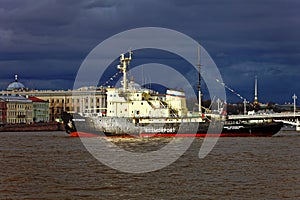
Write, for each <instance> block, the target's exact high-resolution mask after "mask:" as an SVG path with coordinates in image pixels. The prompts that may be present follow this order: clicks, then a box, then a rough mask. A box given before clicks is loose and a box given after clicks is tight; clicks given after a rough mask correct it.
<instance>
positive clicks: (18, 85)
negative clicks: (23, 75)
mask: <svg viewBox="0 0 300 200" xmlns="http://www.w3.org/2000/svg"><path fill="white" fill-rule="evenodd" d="M25 89H26V88H25V86H24V84H23V83H21V82H18V75H15V81H14V82H12V83H10V84H9V85H8V87H7V90H8V91H14V90H25Z"/></svg>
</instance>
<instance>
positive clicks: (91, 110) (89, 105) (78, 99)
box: [2, 87, 107, 121]
mask: <svg viewBox="0 0 300 200" xmlns="http://www.w3.org/2000/svg"><path fill="white" fill-rule="evenodd" d="M2 94H5V95H16V94H19V95H22V96H24V97H28V98H29V97H30V96H34V97H37V98H39V99H42V100H44V101H47V102H49V121H55V120H56V119H60V118H61V114H62V112H64V111H66V112H69V113H80V114H95V115H104V114H106V107H107V105H106V89H104V88H98V87H84V88H80V89H78V90H29V91H2Z"/></svg>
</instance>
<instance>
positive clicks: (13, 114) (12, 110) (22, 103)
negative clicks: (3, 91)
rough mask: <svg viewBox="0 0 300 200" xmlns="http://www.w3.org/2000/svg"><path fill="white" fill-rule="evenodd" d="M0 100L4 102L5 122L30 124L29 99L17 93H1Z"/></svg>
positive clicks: (31, 118)
mask: <svg viewBox="0 0 300 200" xmlns="http://www.w3.org/2000/svg"><path fill="white" fill-rule="evenodd" d="M0 100H1V101H4V102H5V103H6V123H7V124H22V123H25V124H30V123H32V122H33V107H32V101H31V100H29V99H26V98H25V97H23V96H19V95H2V96H0ZM2 114H3V113H2Z"/></svg>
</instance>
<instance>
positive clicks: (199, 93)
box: [197, 44, 202, 116]
mask: <svg viewBox="0 0 300 200" xmlns="http://www.w3.org/2000/svg"><path fill="white" fill-rule="evenodd" d="M200 48H201V46H200V44H198V64H197V65H198V101H199V102H198V105H199V115H200V116H202V105H201V95H202V94H201V73H200V68H201V63H200Z"/></svg>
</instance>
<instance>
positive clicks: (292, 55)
mask: <svg viewBox="0 0 300 200" xmlns="http://www.w3.org/2000/svg"><path fill="white" fill-rule="evenodd" d="M299 9H300V1H298V0H251V1H250V0H228V1H224V0H209V1H208V0H205V1H204V0H190V1H182V0H163V1H162V0H144V1H143V0H130V1H129V0H128V1H126V0H124V1H117V0H84V1H79V0H56V1H55V0H39V1H36V0H0V72H1V73H0V89H5V88H6V87H7V85H8V83H9V82H11V81H13V78H14V74H18V75H19V78H20V81H21V82H23V83H24V84H25V85H26V86H27V87H29V88H36V89H68V88H72V87H73V82H74V79H75V77H76V74H77V70H78V69H79V67H80V65H81V63H82V61H83V60H84V58H85V57H86V56H87V55H88V54H89V52H90V51H91V50H92V49H93V48H94V47H95V46H97V45H98V44H99V43H100V42H102V41H103V40H105V39H107V38H109V37H110V36H112V35H115V34H118V33H120V32H122V31H126V30H129V29H133V28H139V27H163V28H169V29H173V30H176V31H179V32H182V33H184V34H186V35H188V36H190V37H191V38H193V39H194V40H196V41H199V42H200V43H201V44H202V46H203V47H204V48H205V49H206V50H207V52H208V53H209V54H210V55H211V57H212V58H213V59H214V61H215V63H216V65H217V66H218V68H219V70H220V72H221V75H222V77H223V80H224V82H225V83H226V84H227V85H228V86H230V87H231V88H233V89H234V90H235V91H237V92H238V93H240V94H241V95H242V96H244V97H245V98H247V99H249V100H251V101H252V99H253V90H254V88H253V87H254V76H255V75H257V76H258V81H259V100H261V101H262V102H268V101H275V102H279V103H283V102H285V101H292V99H291V96H292V95H293V93H296V94H298V95H299V98H300V84H299V83H300V38H299V36H300V12H299ZM228 98H229V99H230V100H231V101H239V98H237V97H235V96H234V95H233V94H231V93H230V92H229V93H228Z"/></svg>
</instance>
